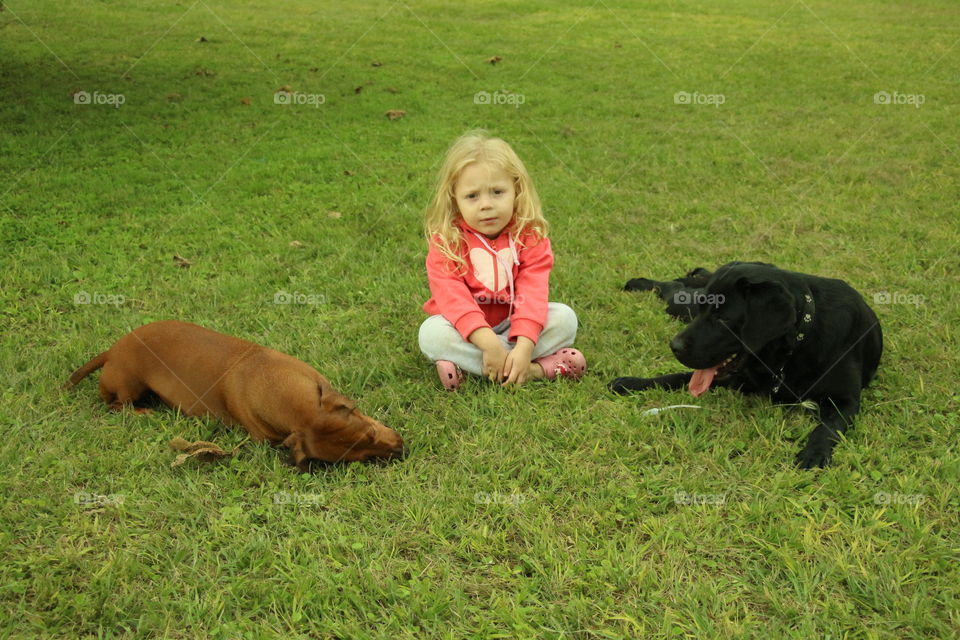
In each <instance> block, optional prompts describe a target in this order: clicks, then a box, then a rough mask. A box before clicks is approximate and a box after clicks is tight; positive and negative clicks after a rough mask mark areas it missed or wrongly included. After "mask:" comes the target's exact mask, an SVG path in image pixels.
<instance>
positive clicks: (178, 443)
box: [170, 437, 240, 467]
mask: <svg viewBox="0 0 960 640" xmlns="http://www.w3.org/2000/svg"><path fill="white" fill-rule="evenodd" d="M170 448H171V449H173V450H174V451H183V452H184V453H181V454H180V455H178V456H177V457H176V459H175V460H174V461H173V462H171V463H170V466H171V467H179V466H180V465H182V464H183V463H184V462H186V461H187V459H188V458H196V459H197V460H200V461H201V462H213V461H215V460H221V459H223V458H229V457H230V456H232V455H234V454H235V453H236V452H237V451H238V450H239V449H240V447H237V448H236V449H234V450H233V451H229V452H227V451H224V450H223V449H221V448H220V447H219V446H217V445H216V444H214V443H212V442H205V441H203V440H198V441H196V442H187V441H186V440H184V439H183V438H180V437H177V438H174V439H173V440H171V441H170Z"/></svg>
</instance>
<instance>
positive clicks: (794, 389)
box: [609, 262, 883, 469]
mask: <svg viewBox="0 0 960 640" xmlns="http://www.w3.org/2000/svg"><path fill="white" fill-rule="evenodd" d="M625 289H626V290H628V291H646V290H653V291H655V292H657V294H658V295H659V296H660V297H661V298H662V299H664V300H666V301H667V303H668V306H667V313H669V314H671V315H673V316H675V317H677V318H679V319H681V320H684V321H690V324H689V326H688V327H687V328H686V329H684V330H683V331H681V332H680V333H678V334H677V335H676V337H674V338H673V340H671V341H670V348H671V349H672V350H673V353H674V355H675V356H676V357H677V360H679V361H680V362H681V363H682V364H684V365H686V366H688V367H691V368H692V369H694V371H692V372H691V371H687V372H685V373H675V374H670V375H666V376H660V377H657V378H617V379H616V380H614V381H613V382H611V383H610V385H609V387H610V390H611V391H613V392H615V393H621V394H623V393H629V392H631V391H639V390H643V389H649V388H650V387H654V386H658V387H664V388H667V389H680V388H682V387H684V386H688V385H689V387H690V391H691V393H693V394H694V395H695V396H698V395H700V394H701V393H704V392H705V391H707V389H709V388H710V387H711V386H718V387H730V388H734V389H739V390H740V391H742V392H744V393H762V394H767V395H769V396H771V397H772V398H773V400H774V401H776V402H779V403H786V404H793V403H798V402H801V401H804V400H813V401H814V402H816V403H817V404H818V405H819V407H820V424H819V425H818V426H817V428H816V429H814V430H813V432H811V433H810V436H809V437H808V438H807V443H806V446H805V447H804V448H803V450H801V451H800V453H798V454H797V458H796V462H797V464H798V465H799V466H800V467H802V468H804V469H808V468H811V467H823V466H826V465H827V464H829V462H830V456H831V453H832V452H833V447H834V445H836V443H837V441H838V440H839V439H840V434H841V433H843V432H844V431H846V430H847V429H849V428H850V427H851V426H852V425H853V418H854V416H855V415H856V414H857V411H859V409H860V390H861V389H863V388H864V387H866V386H867V384H868V383H869V382H870V380H871V379H872V378H873V375H874V373H876V370H877V365H878V364H879V362H880V354H881V353H882V351H883V334H882V332H881V330H880V321H879V320H877V316H876V315H875V314H874V313H873V310H871V309H870V307H868V306H867V304H866V302H864V300H863V298H862V297H861V296H860V294H859V293H857V292H856V291H855V290H853V289H852V288H851V287H850V286H849V285H848V284H847V283H845V282H843V281H842V280H833V279H828V278H819V277H816V276H810V275H805V274H802V273H794V272H791V271H784V270H782V269H777V268H776V267H774V266H773V265H770V264H763V263H760V262H731V263H729V264H726V265H724V266H722V267H720V268H719V269H717V272H716V273H713V274H711V273H710V272H709V271H706V270H704V269H695V270H693V271H691V272H690V273H688V274H687V275H686V276H685V277H683V278H679V279H677V280H673V281H670V282H657V281H653V280H647V279H645V278H637V279H634V280H630V281H629V282H628V283H627V285H626V287H625Z"/></svg>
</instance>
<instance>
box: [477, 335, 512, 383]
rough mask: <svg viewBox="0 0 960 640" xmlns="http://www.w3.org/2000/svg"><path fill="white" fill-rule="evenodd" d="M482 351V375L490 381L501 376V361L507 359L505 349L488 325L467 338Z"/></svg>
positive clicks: (494, 380) (496, 379) (497, 379)
mask: <svg viewBox="0 0 960 640" xmlns="http://www.w3.org/2000/svg"><path fill="white" fill-rule="evenodd" d="M467 339H468V340H469V341H470V342H472V343H473V344H474V345H476V346H477V348H478V349H480V351H482V352H483V375H485V376H487V377H488V378H489V379H490V381H491V382H496V381H499V380H500V379H501V378H503V363H504V361H506V359H507V350H506V349H504V348H503V344H502V343H501V342H500V338H498V337H497V334H495V333H494V332H493V329H491V328H490V327H481V328H480V329H477V330H476V331H474V332H473V333H471V334H470V337H469V338H467Z"/></svg>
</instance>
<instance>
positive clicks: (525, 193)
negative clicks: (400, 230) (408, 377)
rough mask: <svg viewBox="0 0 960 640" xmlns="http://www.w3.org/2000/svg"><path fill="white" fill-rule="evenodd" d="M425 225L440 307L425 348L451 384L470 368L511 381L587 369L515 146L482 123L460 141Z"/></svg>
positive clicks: (432, 303) (427, 325)
mask: <svg viewBox="0 0 960 640" xmlns="http://www.w3.org/2000/svg"><path fill="white" fill-rule="evenodd" d="M425 229H426V235H427V242H428V244H429V250H428V253H427V279H428V280H429V283H430V294H431V297H430V300H428V301H427V303H426V304H425V305H424V306H423V309H424V311H426V312H427V313H429V314H431V316H430V317H429V318H427V319H426V321H424V323H423V324H422V325H421V326H420V350H421V351H423V353H424V355H426V356H427V357H428V358H430V359H431V360H433V361H434V362H436V363H437V373H438V375H439V376H440V381H441V383H442V384H443V386H444V388H446V389H447V390H449V391H453V390H455V389H457V388H458V387H459V386H460V384H461V383H462V382H463V379H464V374H463V372H464V371H466V372H469V373H473V374H476V375H483V376H486V377H487V378H489V379H490V380H492V381H498V382H501V383H502V384H504V385H506V384H517V385H520V384H523V383H524V382H526V381H527V380H533V379H536V378H548V379H553V378H556V377H557V376H558V375H559V376H562V377H566V378H571V379H578V378H580V377H581V376H582V375H583V374H584V372H585V371H586V368H587V363H586V360H585V359H584V357H583V354H581V353H580V352H579V351H577V350H576V349H570V348H569V347H570V345H572V344H573V340H574V338H575V337H576V335H577V316H576V315H575V314H574V313H573V310H572V309H570V307H568V306H566V305H564V304H559V303H555V302H548V300H547V294H548V281H549V278H550V269H551V267H553V252H552V251H551V250H550V240H548V239H547V221H546V220H545V219H544V217H543V212H542V211H541V208H540V199H539V198H538V197H537V192H536V190H535V189H534V188H533V182H532V181H531V180H530V176H529V174H528V173H527V169H526V167H524V166H523V162H521V161H520V158H518V157H517V154H516V153H515V152H514V151H513V149H512V148H511V147H510V145H508V144H507V143H506V142H504V141H503V140H500V139H499V138H491V137H489V136H487V135H486V133H484V132H482V131H478V132H470V133H467V134H465V135H464V136H462V137H461V138H459V139H458V140H457V141H456V142H454V143H453V146H451V147H450V149H449V151H448V152H447V157H446V160H445V161H444V163H443V167H442V168H441V170H440V176H439V180H438V183H437V191H436V195H435V196H434V198H433V201H432V202H431V203H430V206H429V207H428V208H427V212H426V224H425Z"/></svg>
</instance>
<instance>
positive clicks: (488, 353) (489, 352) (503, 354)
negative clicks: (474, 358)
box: [483, 344, 510, 382]
mask: <svg viewBox="0 0 960 640" xmlns="http://www.w3.org/2000/svg"><path fill="white" fill-rule="evenodd" d="M509 357H510V356H509V354H508V353H507V350H506V349H504V348H503V345H500V344H497V346H496V347H493V348H490V349H484V350H483V375H485V376H487V378H489V379H490V382H498V381H499V380H501V379H503V376H504V372H503V368H504V364H505V363H506V362H507V360H508V359H509Z"/></svg>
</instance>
